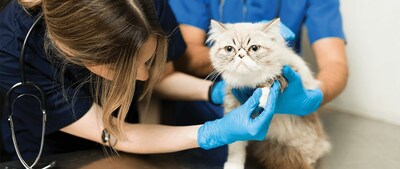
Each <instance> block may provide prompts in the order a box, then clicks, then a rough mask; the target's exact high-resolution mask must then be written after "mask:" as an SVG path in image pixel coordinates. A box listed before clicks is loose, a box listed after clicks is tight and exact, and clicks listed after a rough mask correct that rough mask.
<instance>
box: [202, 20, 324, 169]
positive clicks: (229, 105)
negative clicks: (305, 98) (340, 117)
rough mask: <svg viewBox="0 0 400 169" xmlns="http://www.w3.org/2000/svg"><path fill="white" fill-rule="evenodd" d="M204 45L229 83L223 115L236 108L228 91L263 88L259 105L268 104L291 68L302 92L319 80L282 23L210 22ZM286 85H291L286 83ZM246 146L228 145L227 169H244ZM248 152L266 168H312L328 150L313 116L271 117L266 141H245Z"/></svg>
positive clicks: (216, 68) (315, 115)
mask: <svg viewBox="0 0 400 169" xmlns="http://www.w3.org/2000/svg"><path fill="white" fill-rule="evenodd" d="M207 43H209V44H211V45H212V46H211V47H210V59H211V63H212V65H213V67H214V69H215V71H216V72H217V73H218V74H221V76H222V79H223V80H224V81H225V83H226V84H227V88H226V96H225V98H224V113H225V114H226V113H228V112H230V111H232V110H233V109H235V108H237V107H238V106H240V102H239V101H238V100H237V99H236V98H235V97H234V96H233V94H232V93H231V89H232V88H241V87H251V88H255V87H260V86H261V87H263V88H262V91H263V92H262V93H263V94H262V97H261V98H260V107H262V106H264V105H262V104H263V103H264V104H265V103H266V100H267V98H268V93H269V87H270V85H271V83H272V82H273V81H274V80H278V81H279V82H280V83H281V91H282V90H283V89H284V87H285V85H286V84H285V82H286V80H285V78H283V76H282V75H281V73H282V68H283V66H284V65H289V66H291V68H293V70H295V71H296V72H297V73H298V74H299V75H300V77H301V78H302V82H303V85H304V87H305V88H306V89H316V88H318V87H319V84H320V82H319V81H318V80H316V79H315V78H314V77H313V74H312V72H311V70H310V69H309V67H308V66H307V64H306V63H305V61H304V60H302V58H301V57H299V56H298V55H297V54H296V53H295V52H294V51H293V50H292V49H291V48H290V47H288V46H287V44H286V42H285V39H284V38H283V37H282V35H281V33H280V20H279V19H276V20H273V21H270V22H264V23H236V24H222V23H219V22H217V21H215V20H212V21H211V24H210V31H209V33H208V38H207ZM289 85H290V84H289ZM247 145H248V142H246V141H238V142H234V143H232V144H230V145H228V158H227V161H226V162H225V164H224V168H225V169H243V168H244V164H245V160H246V149H247V148H246V147H247ZM248 150H249V151H250V152H251V154H252V155H253V156H254V157H255V159H257V160H258V162H260V164H261V165H262V166H263V167H264V168H267V169H313V168H314V167H315V164H316V162H317V160H318V159H319V158H321V157H322V156H323V155H324V154H326V153H327V152H328V151H329V150H330V143H329V141H328V140H327V138H326V135H325V133H324V131H323V128H322V126H321V124H320V120H319V117H318V115H317V114H316V113H311V114H310V115H308V116H305V117H300V116H294V115H285V114H275V115H274V118H273V120H272V122H271V125H270V128H269V131H268V134H267V136H266V139H265V140H264V141H260V142H257V141H254V142H249V148H248Z"/></svg>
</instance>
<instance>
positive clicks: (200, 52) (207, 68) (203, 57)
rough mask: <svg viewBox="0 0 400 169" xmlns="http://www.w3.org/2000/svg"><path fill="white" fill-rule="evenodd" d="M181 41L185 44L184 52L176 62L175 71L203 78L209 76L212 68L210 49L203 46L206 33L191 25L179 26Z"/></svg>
mask: <svg viewBox="0 0 400 169" xmlns="http://www.w3.org/2000/svg"><path fill="white" fill-rule="evenodd" d="M179 28H180V30H181V33H182V36H183V39H184V40H185V42H186V46H187V48H186V51H185V53H184V55H183V56H181V57H180V58H179V59H178V60H177V61H175V66H176V68H177V70H179V71H182V72H185V73H188V74H191V75H194V76H197V77H201V78H205V77H206V76H207V75H209V74H210V73H211V72H212V70H213V67H212V65H211V61H210V56H209V53H210V49H209V48H208V47H207V46H205V45H204V42H205V40H206V37H207V35H206V32H205V31H204V30H202V29H200V28H197V27H195V26H191V25H185V24H182V25H179Z"/></svg>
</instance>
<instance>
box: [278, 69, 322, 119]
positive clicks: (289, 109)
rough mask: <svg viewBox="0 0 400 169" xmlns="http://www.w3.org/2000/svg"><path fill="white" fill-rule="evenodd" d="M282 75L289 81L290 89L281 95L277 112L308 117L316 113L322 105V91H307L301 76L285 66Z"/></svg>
mask: <svg viewBox="0 0 400 169" xmlns="http://www.w3.org/2000/svg"><path fill="white" fill-rule="evenodd" d="M282 74H283V76H284V77H285V78H286V80H287V81H288V87H287V88H286V89H285V90H284V91H283V93H281V94H279V97H278V101H277V103H276V112H277V113H280V114H294V115H299V116H306V115H309V114H310V113H312V112H315V111H316V110H317V109H318V108H319V106H320V105H321V103H322V100H323V98H324V97H323V93H322V91H321V89H319V88H318V89H314V90H308V89H305V88H304V86H303V83H302V81H301V77H300V75H299V74H298V73H297V72H295V71H294V70H293V69H292V68H290V67H289V66H287V65H286V66H284V67H283V69H282Z"/></svg>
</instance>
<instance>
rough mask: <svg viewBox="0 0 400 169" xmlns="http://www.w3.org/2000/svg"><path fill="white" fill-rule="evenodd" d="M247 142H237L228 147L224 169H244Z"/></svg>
mask: <svg viewBox="0 0 400 169" xmlns="http://www.w3.org/2000/svg"><path fill="white" fill-rule="evenodd" d="M246 147H247V141H237V142H234V143H232V144H229V145H228V157H227V161H226V162H225V164H224V169H244V164H245V162H246Z"/></svg>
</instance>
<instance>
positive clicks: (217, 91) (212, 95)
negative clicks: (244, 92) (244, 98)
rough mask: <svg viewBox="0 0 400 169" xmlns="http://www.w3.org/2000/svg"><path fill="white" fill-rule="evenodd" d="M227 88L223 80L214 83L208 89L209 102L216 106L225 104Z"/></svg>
mask: <svg viewBox="0 0 400 169" xmlns="http://www.w3.org/2000/svg"><path fill="white" fill-rule="evenodd" d="M225 87H226V84H225V82H224V81H223V80H221V81H217V82H214V83H213V84H212V85H211V86H210V88H209V89H208V101H209V102H210V103H212V104H214V105H221V104H222V103H224V97H225ZM249 97H250V96H249Z"/></svg>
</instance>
